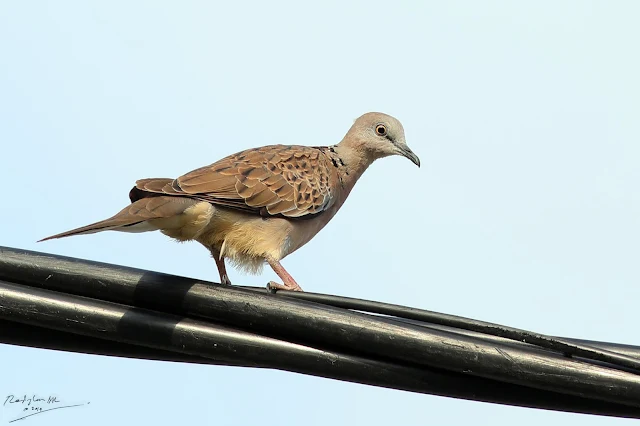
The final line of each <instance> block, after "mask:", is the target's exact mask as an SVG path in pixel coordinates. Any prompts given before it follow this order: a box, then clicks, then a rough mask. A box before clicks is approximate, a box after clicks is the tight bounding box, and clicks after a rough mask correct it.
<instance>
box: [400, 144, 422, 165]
mask: <svg viewBox="0 0 640 426" xmlns="http://www.w3.org/2000/svg"><path fill="white" fill-rule="evenodd" d="M398 149H399V150H400V152H399V154H400V155H402V156H403V157H406V158H408V159H409V160H411V162H412V163H413V164H415V165H416V166H418V167H420V159H419V158H418V156H417V155H416V154H414V153H413V151H411V149H409V147H408V146H406V145H399V144H398Z"/></svg>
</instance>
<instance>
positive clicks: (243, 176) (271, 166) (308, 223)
mask: <svg viewBox="0 0 640 426" xmlns="http://www.w3.org/2000/svg"><path fill="white" fill-rule="evenodd" d="M389 155H402V156H405V157H407V158H409V159H410V160H411V161H413V162H414V163H415V164H416V165H418V166H419V165H420V160H419V159H418V157H417V156H416V155H415V154H414V153H413V152H412V151H411V150H410V149H409V148H408V146H407V145H406V142H405V137H404V129H403V128H402V125H401V124H400V122H399V121H398V120H396V119H395V118H393V117H391V116H388V115H386V114H382V113H368V114H365V115H363V116H361V117H360V118H358V119H357V120H356V121H355V123H354V124H353V126H352V127H351V128H350V129H349V131H348V132H347V134H346V135H345V137H344V138H343V139H342V141H341V142H340V143H339V144H337V145H332V146H326V147H307V146H299V145H270V146H265V147H261V148H254V149H249V150H246V151H242V152H239V153H236V154H233V155H230V156H228V157H226V158H223V159H222V160H219V161H217V162H215V163H213V164H211V165H209V166H206V167H202V168H200V169H196V170H194V171H192V172H190V173H187V174H186V175H184V176H181V177H179V178H177V179H175V180H174V179H166V178H158V179H142V180H139V181H137V182H136V186H135V187H134V188H133V189H132V190H131V192H130V193H129V197H130V198H131V202H132V204H130V205H129V206H127V207H126V208H124V209H123V210H122V211H120V212H119V213H118V214H116V215H115V216H113V217H111V218H109V219H106V220H104V221H101V222H97V223H94V224H91V225H88V226H85V227H82V228H78V229H74V230H72V231H68V232H64V233H62V234H58V235H54V236H52V237H48V238H45V240H47V239H52V238H60V237H66V236H70V235H78V234H89V233H93V232H99V231H105V230H117V231H124V232H144V231H152V230H160V231H161V232H162V233H164V234H165V235H167V236H169V237H172V238H175V239H176V240H179V241H189V240H195V241H198V242H199V243H201V244H202V245H204V246H205V247H207V248H208V249H209V250H210V252H211V253H212V255H213V257H214V259H215V260H216V264H217V266H218V270H219V272H220V278H221V281H222V282H223V283H225V284H230V281H229V278H228V276H227V272H226V268H225V264H224V259H229V260H230V261H231V262H232V263H233V264H234V265H235V266H236V267H239V268H240V269H244V270H245V271H248V272H250V273H257V272H259V271H260V269H261V267H262V265H263V264H264V263H265V261H266V262H267V263H269V264H270V265H271V266H272V268H273V269H274V271H275V272H276V273H277V274H278V275H279V276H280V278H281V279H282V280H283V282H284V284H277V283H273V282H271V283H270V285H271V287H272V288H281V289H290V290H301V288H300V286H299V285H298V284H297V283H296V282H295V280H294V279H293V278H292V277H291V276H290V275H289V274H288V273H287V272H286V271H285V270H284V268H283V267H282V265H281V264H280V260H282V259H283V258H284V257H286V256H287V255H289V254H291V253H293V252H294V251H296V250H297V249H299V248H300V247H302V246H303V245H304V244H306V243H307V242H308V241H309V240H311V238H313V237H314V236H315V235H316V234H317V233H318V232H319V231H320V230H321V229H322V228H323V227H324V226H325V225H326V224H327V223H328V222H329V220H331V218H332V217H333V216H334V215H335V214H336V212H337V211H338V209H340V207H341V206H342V204H343V203H344V201H345V200H346V198H347V196H348V195H349V193H350V192H351V190H352V189H353V186H354V185H355V183H356V181H357V180H358V179H359V178H360V176H362V173H364V171H365V170H366V169H367V167H368V166H369V165H371V163H373V162H374V161H375V160H376V159H378V158H382V157H386V156H389Z"/></svg>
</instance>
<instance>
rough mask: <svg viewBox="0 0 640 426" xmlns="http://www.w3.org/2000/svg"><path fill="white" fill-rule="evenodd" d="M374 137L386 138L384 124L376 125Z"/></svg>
mask: <svg viewBox="0 0 640 426" xmlns="http://www.w3.org/2000/svg"><path fill="white" fill-rule="evenodd" d="M376 135H378V136H387V127H386V126H385V125H384V124H378V125H377V126H376Z"/></svg>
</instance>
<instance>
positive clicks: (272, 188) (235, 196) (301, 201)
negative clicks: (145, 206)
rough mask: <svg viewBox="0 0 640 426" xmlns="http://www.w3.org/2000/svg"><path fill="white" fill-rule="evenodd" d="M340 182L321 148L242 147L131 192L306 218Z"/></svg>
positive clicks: (332, 194) (327, 204)
mask: <svg viewBox="0 0 640 426" xmlns="http://www.w3.org/2000/svg"><path fill="white" fill-rule="evenodd" d="M339 181H340V179H339V176H338V172H337V169H336V167H334V166H333V163H332V162H331V160H330V159H329V158H328V157H327V156H326V155H325V154H324V153H323V152H322V151H321V150H320V149H318V148H312V147H306V146H287V145H270V146H265V147H262V148H254V149H249V150H246V151H241V152H238V153H236V154H233V155H230V156H228V157H226V158H223V159H222V160H220V161H217V162H215V163H213V164H211V165H209V166H206V167H201V168H199V169H196V170H194V171H192V172H189V173H187V174H186V175H184V176H181V177H179V178H178V179H175V180H170V179H142V180H139V181H137V182H136V187H135V188H133V189H132V191H131V194H130V196H131V198H132V200H133V199H134V198H135V199H138V198H142V197H144V196H149V195H152V194H162V195H175V196H187V197H190V198H195V199H199V200H203V201H208V202H210V203H212V204H215V205H220V206H225V207H230V208H235V209H240V210H244V211H247V212H250V213H255V214H259V215H262V216H284V217H289V218H303V217H312V216H313V215H315V214H318V213H321V212H323V211H325V210H326V209H328V208H329V207H330V206H331V205H332V204H333V202H334V200H335V197H336V189H337V188H338V185H339ZM145 193H146V194H145ZM147 194H148V195H147Z"/></svg>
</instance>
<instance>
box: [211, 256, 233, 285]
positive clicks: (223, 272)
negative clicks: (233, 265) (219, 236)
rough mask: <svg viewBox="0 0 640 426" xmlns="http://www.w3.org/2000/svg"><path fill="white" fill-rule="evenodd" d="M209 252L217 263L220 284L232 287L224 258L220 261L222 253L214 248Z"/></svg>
mask: <svg viewBox="0 0 640 426" xmlns="http://www.w3.org/2000/svg"><path fill="white" fill-rule="evenodd" d="M209 251H210V252H211V256H212V257H213V260H215V261H216V266H217V267H218V272H219V273H220V283H221V284H224V285H231V280H230V279H229V275H227V268H226V266H225V265H224V258H222V259H220V252H219V251H218V250H216V249H215V248H213V247H209Z"/></svg>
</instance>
